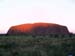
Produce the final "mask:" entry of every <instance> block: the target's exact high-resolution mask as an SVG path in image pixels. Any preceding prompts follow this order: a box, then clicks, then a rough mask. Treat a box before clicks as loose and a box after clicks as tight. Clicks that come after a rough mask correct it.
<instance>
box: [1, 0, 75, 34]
mask: <svg viewBox="0 0 75 56" xmlns="http://www.w3.org/2000/svg"><path fill="white" fill-rule="evenodd" d="M34 22H48V23H57V24H60V25H65V26H67V27H68V29H69V31H70V32H73V33H75V26H74V25H75V0H0V33H6V32H7V31H8V29H9V28H10V27H11V26H13V25H18V24H24V23H34Z"/></svg>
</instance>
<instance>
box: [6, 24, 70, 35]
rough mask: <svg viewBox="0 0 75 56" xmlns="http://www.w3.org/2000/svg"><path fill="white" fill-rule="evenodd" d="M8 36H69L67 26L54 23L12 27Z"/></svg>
mask: <svg viewBox="0 0 75 56" xmlns="http://www.w3.org/2000/svg"><path fill="white" fill-rule="evenodd" d="M7 34H8V35H14V34H32V35H47V34H69V31H68V29H67V27H66V26H62V25H58V24H53V23H34V24H22V25H17V26H12V27H11V28H10V29H9V31H8V32H7Z"/></svg>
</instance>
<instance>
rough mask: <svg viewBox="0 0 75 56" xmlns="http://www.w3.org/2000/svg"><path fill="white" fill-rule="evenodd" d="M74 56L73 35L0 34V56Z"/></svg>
mask: <svg viewBox="0 0 75 56" xmlns="http://www.w3.org/2000/svg"><path fill="white" fill-rule="evenodd" d="M69 55H72V56H75V36H68V35H65V36H61V35H60V36H57V35H56V36H48V35H47V36H31V35H29V36H25V35H10V36H8V35H7V36H0V56H69Z"/></svg>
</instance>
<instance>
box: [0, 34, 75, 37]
mask: <svg viewBox="0 0 75 56" xmlns="http://www.w3.org/2000/svg"><path fill="white" fill-rule="evenodd" d="M21 35H22V36H23V35H24V36H32V37H36V36H50V37H72V36H75V34H73V33H70V34H47V35H35V34H33V35H32V34H0V36H21Z"/></svg>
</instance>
